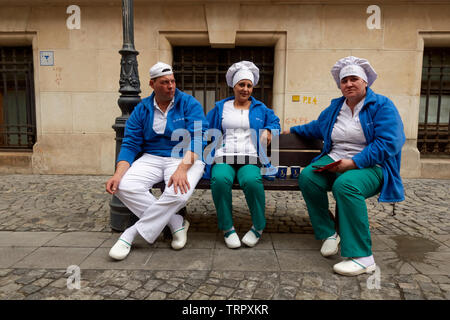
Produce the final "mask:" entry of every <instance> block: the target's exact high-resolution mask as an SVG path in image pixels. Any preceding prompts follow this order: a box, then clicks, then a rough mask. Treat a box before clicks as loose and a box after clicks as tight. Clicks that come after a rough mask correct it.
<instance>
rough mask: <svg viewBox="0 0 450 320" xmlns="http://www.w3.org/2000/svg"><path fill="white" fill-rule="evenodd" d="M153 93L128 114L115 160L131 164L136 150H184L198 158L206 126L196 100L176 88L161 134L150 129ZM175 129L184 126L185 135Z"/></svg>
mask: <svg viewBox="0 0 450 320" xmlns="http://www.w3.org/2000/svg"><path fill="white" fill-rule="evenodd" d="M154 96H155V93H152V94H151V96H149V97H147V98H145V99H143V100H142V101H141V102H140V103H139V104H138V105H137V106H136V107H135V108H134V110H133V112H132V113H131V115H130V117H129V118H128V120H127V122H126V125H125V135H124V138H123V141H122V147H121V149H120V153H119V156H118V157H117V162H119V161H122V160H124V161H127V162H128V163H129V164H130V165H131V164H132V163H133V162H134V160H135V158H136V156H137V155H138V154H139V153H140V152H144V153H149V154H152V155H156V156H161V157H172V156H173V157H177V158H178V157H179V158H181V157H183V156H184V153H185V152H186V151H188V150H190V151H192V152H195V153H197V154H198V155H199V156H200V159H202V153H203V149H204V147H205V146H206V141H203V134H204V133H205V132H206V130H207V129H208V122H207V121H206V118H205V114H204V113H203V108H202V106H201V105H200V103H199V102H198V101H197V100H196V99H195V98H194V97H192V96H190V95H188V94H186V93H184V92H182V91H180V90H178V89H176V90H175V101H174V105H173V107H172V109H170V110H169V112H168V113H167V124H166V129H165V131H164V133H163V134H157V133H156V132H155V131H154V130H153V115H154V105H153V101H154ZM177 129H185V130H187V131H185V133H186V132H189V135H185V136H184V137H183V136H182V135H181V134H178V132H175V133H174V131H175V130H177ZM172 133H174V135H173V136H174V137H173V139H174V140H173V141H172ZM180 142H181V143H180ZM174 147H176V149H174ZM172 151H174V152H172Z"/></svg>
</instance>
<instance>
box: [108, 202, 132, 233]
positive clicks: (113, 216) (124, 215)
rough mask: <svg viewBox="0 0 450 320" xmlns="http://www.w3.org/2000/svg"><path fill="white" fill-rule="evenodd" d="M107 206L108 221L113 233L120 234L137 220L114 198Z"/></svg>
mask: <svg viewBox="0 0 450 320" xmlns="http://www.w3.org/2000/svg"><path fill="white" fill-rule="evenodd" d="M109 206H110V208H111V210H110V215H109V221H110V227H111V229H112V230H113V231H117V232H122V231H124V230H125V229H127V228H128V227H131V226H132V225H133V224H135V223H136V222H137V221H138V220H139V219H138V217H136V216H135V215H134V214H133V213H132V212H131V211H130V210H128V208H127V207H126V206H125V205H124V204H123V203H122V201H120V200H119V199H117V197H116V196H112V198H111V201H110V202H109Z"/></svg>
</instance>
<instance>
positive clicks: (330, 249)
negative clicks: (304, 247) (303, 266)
mask: <svg viewBox="0 0 450 320" xmlns="http://www.w3.org/2000/svg"><path fill="white" fill-rule="evenodd" d="M339 242H341V238H340V237H339V235H333V236H331V237H328V238H327V239H326V240H325V241H324V242H323V244H322V248H320V253H321V254H322V256H324V257H329V256H332V255H335V254H336V253H338V251H339Z"/></svg>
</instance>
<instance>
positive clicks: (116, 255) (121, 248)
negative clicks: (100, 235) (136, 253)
mask: <svg viewBox="0 0 450 320" xmlns="http://www.w3.org/2000/svg"><path fill="white" fill-rule="evenodd" d="M130 250H131V244H129V243H128V242H126V241H125V240H122V239H119V240H117V242H116V244H115V245H114V246H113V247H112V248H111V250H109V256H110V257H111V258H113V259H115V260H123V259H125V258H126V257H127V256H128V254H129V253H130Z"/></svg>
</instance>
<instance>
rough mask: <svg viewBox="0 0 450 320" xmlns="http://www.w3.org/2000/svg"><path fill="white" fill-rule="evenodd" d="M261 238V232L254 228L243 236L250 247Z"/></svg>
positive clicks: (243, 240)
mask: <svg viewBox="0 0 450 320" xmlns="http://www.w3.org/2000/svg"><path fill="white" fill-rule="evenodd" d="M259 239H261V234H259V232H257V231H256V230H254V229H253V228H252V229H250V230H249V231H248V232H247V233H246V234H245V236H244V237H243V238H242V242H243V243H244V244H245V245H246V246H248V247H254V246H255V245H256V244H257V243H258V241H259Z"/></svg>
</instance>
